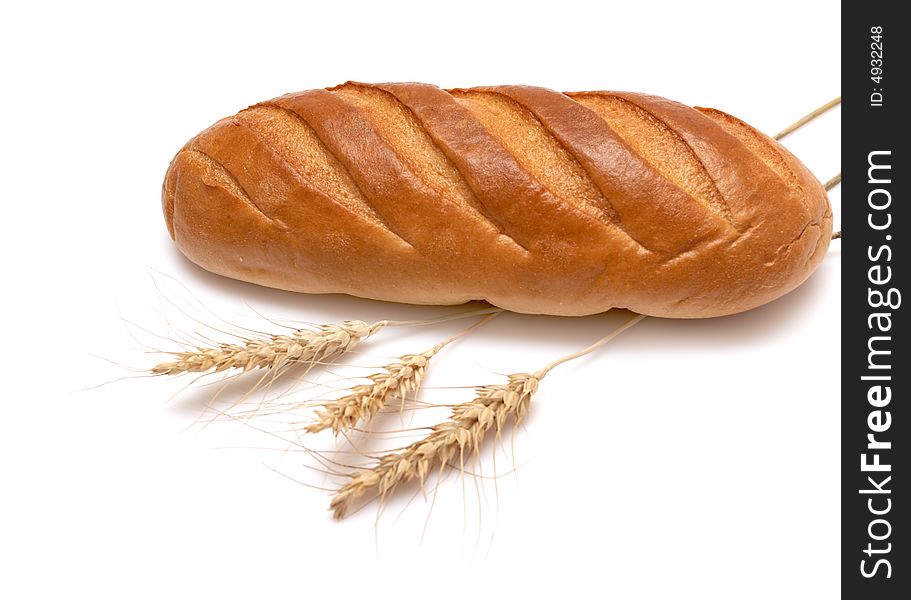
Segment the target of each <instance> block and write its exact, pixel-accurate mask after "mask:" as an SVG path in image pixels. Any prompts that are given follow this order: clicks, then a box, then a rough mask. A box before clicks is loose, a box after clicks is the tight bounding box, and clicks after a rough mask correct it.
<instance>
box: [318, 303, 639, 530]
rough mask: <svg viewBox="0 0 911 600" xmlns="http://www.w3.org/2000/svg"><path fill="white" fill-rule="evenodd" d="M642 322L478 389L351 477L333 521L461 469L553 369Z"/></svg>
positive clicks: (524, 407) (335, 504) (519, 412)
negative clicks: (367, 498)
mask: <svg viewBox="0 0 911 600" xmlns="http://www.w3.org/2000/svg"><path fill="white" fill-rule="evenodd" d="M644 318H645V315H636V316H635V317H633V318H631V319H629V320H628V321H627V322H626V323H624V324H623V325H621V326H620V327H618V328H617V329H615V330H614V331H612V332H611V333H610V334H608V335H607V336H605V337H603V338H601V339H600V340H598V341H597V342H595V343H594V344H592V345H591V346H588V347H587V348H584V349H583V350H580V351H578V352H574V353H572V354H568V355H566V356H563V357H561V358H558V359H557V360H555V361H553V362H552V363H550V364H548V365H547V366H545V367H543V368H542V369H540V370H538V371H536V372H535V373H533V374H529V373H514V374H512V375H510V376H509V378H508V381H507V382H506V383H505V384H493V385H485V386H482V387H479V388H477V389H476V395H475V398H474V400H472V401H470V402H466V403H464V404H460V405H458V406H456V407H454V408H453V409H452V414H451V415H450V417H449V419H448V420H446V421H444V422H443V423H440V424H438V425H435V426H434V427H432V428H431V432H430V434H428V435H427V436H426V437H424V438H423V439H421V440H418V441H416V442H414V443H413V444H411V445H410V446H408V447H407V448H405V449H404V450H402V451H401V452H397V453H392V454H386V455H384V456H382V457H380V459H379V461H378V463H377V464H376V465H375V466H374V467H372V468H369V469H364V470H361V471H358V472H356V473H354V474H353V475H352V476H351V478H350V479H349V480H348V482H347V483H346V484H345V485H343V486H342V487H341V488H340V489H339V490H338V491H337V492H336V494H335V496H334V497H333V498H332V502H331V503H330V509H331V510H332V511H333V514H334V516H335V518H336V519H342V518H344V517H345V515H346V514H347V513H348V511H349V510H351V508H352V507H353V506H354V505H355V504H357V502H358V501H359V500H360V498H362V497H363V496H364V495H365V494H368V493H375V494H377V495H378V496H379V497H381V498H382V497H384V496H385V495H386V494H387V493H389V492H391V491H393V490H394V489H395V488H396V487H397V486H399V485H401V484H403V483H407V482H408V481H412V480H414V479H417V480H418V481H419V482H420V484H421V485H422V486H423V485H424V482H425V481H426V479H427V476H428V475H429V474H430V472H431V470H432V469H434V468H435V467H439V466H445V465H446V464H449V463H451V462H452V461H454V460H455V459H458V461H459V464H460V465H464V464H465V459H466V458H467V457H470V456H472V455H473V454H475V453H477V452H478V450H479V449H480V447H481V443H482V442H483V441H484V437H485V436H486V434H487V433H488V431H490V429H491V428H493V429H494V431H495V433H496V436H497V437H498V438H499V436H500V434H501V433H502V431H503V428H504V426H505V425H506V424H507V422H509V421H512V423H513V424H514V425H515V424H518V423H520V422H521V421H522V419H523V418H524V417H525V415H526V414H527V413H528V408H529V405H530V404H531V399H532V396H533V395H534V394H535V392H536V391H537V390H538V385H539V384H540V382H541V380H542V379H543V378H544V377H545V376H546V375H547V373H549V372H550V371H551V370H552V369H553V368H554V367H556V366H558V365H561V364H563V363H565V362H567V361H570V360H573V359H576V358H579V357H581V356H583V355H585V354H588V353H589V352H592V351H594V350H595V349H597V348H599V347H601V346H602V345H604V344H606V343H607V342H609V341H610V340H611V339H613V338H614V337H615V336H617V335H618V334H620V333H621V332H623V331H624V330H626V329H628V328H629V327H632V326H633V325H635V324H636V323H638V322H639V321H641V320H642V319H644Z"/></svg>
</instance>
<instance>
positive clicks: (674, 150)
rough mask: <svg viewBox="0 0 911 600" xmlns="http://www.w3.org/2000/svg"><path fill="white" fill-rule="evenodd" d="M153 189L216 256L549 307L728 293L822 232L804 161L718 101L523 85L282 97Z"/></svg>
mask: <svg viewBox="0 0 911 600" xmlns="http://www.w3.org/2000/svg"><path fill="white" fill-rule="evenodd" d="M162 203H163V208H164V213H165V219H166V221H167V224H168V230H169V232H170V233H171V236H172V237H173V238H174V239H175V241H176V243H177V246H178V247H179V248H180V250H181V251H182V252H183V253H184V254H185V255H186V256H187V257H188V258H190V260H192V261H194V262H196V263H197V264H199V265H200V266H202V267H203V268H206V269H208V270H210V271H213V272H216V273H220V274H222V275H227V276H229V277H233V278H236V279H241V280H244V281H251V282H255V283H259V284H262V285H267V286H271V287H277V288H282V289H288V290H294V291H301V292H308V293H328V292H341V293H346V294H352V295H356V296H361V297H366V298H375V299H381V300H389V301H395V302H406V303H413V304H459V303H462V302H465V301H468V300H473V299H484V300H488V301H489V302H491V303H492V304H495V305H497V306H501V307H503V308H506V309H509V310H513V311H517V312H525V313H545V314H554V315H585V314H593V313H598V312H603V311H605V310H608V309H610V308H614V307H623V308H629V309H631V310H633V311H635V312H639V313H642V314H648V315H654V316H662V317H682V318H693V317H711V316H719V315H724V314H731V313H736V312H740V311H744V310H747V309H750V308H753V307H756V306H759V305H761V304H764V303H766V302H769V301H771V300H773V299H775V298H777V297H779V296H781V295H783V294H785V293H787V292H788V291H790V290H791V289H793V288H794V287H796V286H797V285H799V284H800V283H801V282H802V281H804V280H805V279H806V278H807V277H808V276H809V275H810V273H811V272H812V271H813V270H814V269H815V267H816V266H817V265H818V264H819V262H820V260H821V259H822V256H823V255H824V254H825V251H826V248H827V247H828V243H829V238H830V235H831V229H832V217H831V211H830V209H829V204H828V200H827V198H826V194H825V192H824V190H823V189H822V186H821V185H820V184H819V182H818V181H817V180H816V179H815V178H814V177H813V175H812V174H811V173H810V172H809V171H808V170H807V169H806V167H804V166H803V165H802V164H801V163H800V161H798V160H797V159H796V158H794V156H793V155H791V154H790V153H789V152H788V151H787V150H785V149H784V148H783V147H782V146H781V145H780V144H778V143H777V142H775V141H773V140H771V139H770V138H768V137H767V136H765V135H763V134H761V133H759V132H758V131H756V130H755V129H753V128H752V127H750V126H749V125H747V124H745V123H743V122H742V121H739V120H738V119H736V118H734V117H731V116H730V115H727V114H725V113H722V112H721V111H717V110H714V109H702V108H696V109H694V108H691V107H688V106H684V105H682V104H678V103H676V102H672V101H670V100H665V99H663V98H658V97H655V96H647V95H643V94H630V93H613V92H579V93H567V94H561V93H558V92H554V91H551V90H547V89H543V88H536V87H529V86H498V87H484V88H468V89H454V90H441V89H439V88H437V87H435V86H431V85H426V84H417V83H396V84H377V85H372V84H363V83H355V82H348V83H346V84H343V85H341V86H337V87H335V88H330V89H324V90H310V91H306V92H300V93H295V94H288V95H286V96H282V97H280V98H276V99H274V100H271V101H269V102H264V103H261V104H258V105H255V106H253V107H250V108H249V109H246V110H244V111H241V112H240V113H238V114H237V115H235V116H233V117H229V118H226V119H222V120H221V121H219V122H218V123H216V124H215V125H213V126H212V127H210V128H208V129H206V130H205V131H203V132H202V133H200V134H199V135H198V136H196V137H195V138H193V139H192V140H191V141H190V142H188V143H187V145H186V146H185V147H184V148H183V149H182V150H181V151H180V152H179V153H178V154H177V156H176V157H175V158H174V160H173V162H172V163H171V166H170V168H169V169H168V173H167V175H166V177H165V182H164V186H163V190H162Z"/></svg>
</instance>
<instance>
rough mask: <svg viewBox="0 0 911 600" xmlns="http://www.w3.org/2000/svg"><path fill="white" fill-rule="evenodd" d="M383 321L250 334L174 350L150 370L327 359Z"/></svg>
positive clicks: (203, 370) (199, 369) (205, 369)
mask: <svg viewBox="0 0 911 600" xmlns="http://www.w3.org/2000/svg"><path fill="white" fill-rule="evenodd" d="M386 325H388V322H387V321H377V322H376V323H373V324H372V325H371V324H368V323H365V322H364V321H344V322H343V323H333V324H328V325H320V326H319V328H318V329H316V330H310V329H298V330H295V331H293V332H292V333H290V334H288V335H273V336H269V337H262V338H250V339H247V340H245V341H244V342H243V343H242V344H221V345H220V346H218V347H216V348H197V349H196V350H193V351H187V352H174V353H172V357H173V360H170V361H166V362H162V363H160V364H158V365H156V366H155V367H152V369H151V372H152V373H153V374H155V375H177V374H180V373H208V372H212V373H217V372H219V371H225V370H228V369H240V370H243V371H249V370H251V369H280V368H282V367H285V366H288V365H291V364H297V363H309V364H311V365H312V364H316V363H319V362H328V361H331V360H332V359H335V358H337V357H339V356H341V355H342V354H344V353H346V352H350V351H351V350H352V349H353V348H354V347H355V346H357V344H358V343H359V342H360V341H361V340H363V339H364V338H367V337H370V336H371V335H373V334H374V333H376V332H377V331H379V330H380V329H382V328H383V327H385V326H386Z"/></svg>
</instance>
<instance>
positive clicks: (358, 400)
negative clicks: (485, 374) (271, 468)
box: [306, 344, 443, 435]
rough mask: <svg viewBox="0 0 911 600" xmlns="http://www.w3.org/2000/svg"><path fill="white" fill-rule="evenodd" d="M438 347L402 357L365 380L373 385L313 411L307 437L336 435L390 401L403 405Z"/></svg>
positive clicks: (373, 413)
mask: <svg viewBox="0 0 911 600" xmlns="http://www.w3.org/2000/svg"><path fill="white" fill-rule="evenodd" d="M442 347H443V346H442V345H439V344H438V345H436V346H434V347H433V348H431V349H430V350H428V351H427V352H423V353H421V354H406V355H405V356H402V357H401V359H400V362H395V363H392V364H389V365H386V366H385V367H383V369H384V370H385V372H382V373H374V374H372V375H369V376H367V379H370V380H371V381H372V382H373V383H371V384H369V385H357V386H354V387H353V388H351V389H350V390H349V392H350V393H349V394H348V395H346V396H344V397H342V398H338V399H335V400H330V401H329V402H326V403H325V404H323V405H322V406H321V407H320V408H319V409H318V410H317V411H316V415H315V416H316V421H315V422H313V423H311V424H310V425H308V426H307V427H306V431H307V433H318V432H320V431H324V430H326V429H331V430H332V432H333V433H335V434H336V435H338V434H339V433H340V432H342V431H348V430H349V429H351V428H353V427H354V426H355V425H357V423H358V422H360V421H362V420H368V419H370V418H371V417H373V415H375V414H376V413H378V412H379V411H381V410H382V409H383V407H384V406H386V404H387V403H388V401H389V400H390V399H392V398H396V397H397V398H401V399H402V400H403V401H404V399H405V398H406V397H407V395H408V394H409V393H411V392H414V391H417V389H418V388H419V387H420V385H421V380H422V379H423V378H424V373H425V372H426V370H427V365H428V363H429V362H430V359H431V358H432V357H433V355H434V354H436V353H437V352H439V350H440V349H441V348H442Z"/></svg>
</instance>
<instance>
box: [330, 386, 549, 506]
mask: <svg viewBox="0 0 911 600" xmlns="http://www.w3.org/2000/svg"><path fill="white" fill-rule="evenodd" d="M542 376H543V375H542V374H540V373H535V374H534V375H529V374H528V373H516V374H513V375H510V376H509V382H508V383H506V384H505V385H501V384H495V385H486V386H483V387H480V388H478V389H477V396H476V397H475V399H474V400H472V401H471V402H466V403H464V404H460V405H458V406H456V407H454V408H453V409H452V414H451V416H450V417H449V420H447V421H444V422H443V423H440V424H438V425H435V426H434V427H433V428H432V430H431V432H430V434H429V435H428V436H427V437H425V438H424V439H422V440H419V441H417V442H415V443H413V444H411V445H410V446H408V447H407V448H405V449H404V450H403V451H401V452H399V453H397V454H387V455H385V456H382V457H381V458H380V460H379V463H378V464H377V465H376V466H375V467H373V468H371V469H364V470H362V471H359V472H358V473H356V474H354V475H353V476H352V477H351V479H350V480H349V481H348V483H346V484H345V485H344V486H342V487H341V488H340V489H339V490H338V492H337V493H336V495H335V497H334V498H333V499H332V502H331V504H330V509H331V510H332V511H333V514H334V516H335V518H336V519H342V518H344V517H345V515H346V514H347V513H348V511H349V510H350V509H351V507H352V506H354V505H355V504H356V503H357V501H358V499H360V498H361V497H362V496H363V495H364V494H366V493H367V492H370V491H375V492H376V493H377V494H379V496H381V497H382V496H385V495H386V493H388V492H390V491H392V490H393V489H395V488H396V487H397V486H398V485H400V484H402V483H406V482H408V481H411V480H412V479H415V478H417V479H418V480H419V481H420V483H421V485H422V486H423V485H424V482H425V481H426V479H427V475H428V474H429V473H430V470H431V469H432V468H434V467H435V466H436V465H445V464H447V463H449V462H450V461H452V460H453V459H455V458H456V457H457V456H458V457H459V463H460V464H464V461H465V458H466V457H467V456H470V455H472V454H473V453H475V452H477V451H478V449H479V448H480V446H481V442H482V441H483V440H484V436H485V435H486V434H487V431H488V430H489V429H490V428H491V427H494V428H495V429H496V432H497V435H498V436H499V434H500V432H501V431H502V429H503V426H504V425H505V424H506V422H507V420H508V419H509V418H510V417H511V418H512V419H513V421H514V423H516V424H518V423H519V422H520V421H521V420H522V417H523V416H524V415H525V414H526V413H527V412H528V407H529V404H530V403H531V397H532V395H534V393H535V392H536V391H537V390H538V383H539V382H540V378H541V377H542Z"/></svg>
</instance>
